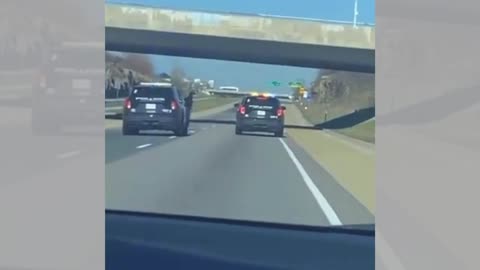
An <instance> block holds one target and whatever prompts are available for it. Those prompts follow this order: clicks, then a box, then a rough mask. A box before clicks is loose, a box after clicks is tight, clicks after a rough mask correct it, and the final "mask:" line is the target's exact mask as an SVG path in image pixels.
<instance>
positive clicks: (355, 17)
mask: <svg viewBox="0 0 480 270" xmlns="http://www.w3.org/2000/svg"><path fill="white" fill-rule="evenodd" d="M357 16H358V0H355V6H354V8H353V27H354V28H357Z"/></svg>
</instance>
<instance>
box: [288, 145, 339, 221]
mask: <svg viewBox="0 0 480 270" xmlns="http://www.w3.org/2000/svg"><path fill="white" fill-rule="evenodd" d="M279 140H280V143H281V144H282V145H283V148H285V151H287V154H288V156H289V157H290V159H291V160H292V162H293V164H295V166H296V167H297V170H298V172H299V173H300V175H301V176H302V179H303V181H304V182H305V184H306V185H307V187H308V189H309V190H310V192H311V193H312V195H313V197H314V198H315V200H316V201H317V204H318V205H319V206H320V208H321V209H322V211H323V213H324V214H325V216H326V217H327V219H328V222H329V223H330V224H331V225H342V222H341V221H340V219H339V218H338V216H337V213H335V210H333V208H332V206H331V205H330V203H328V201H327V199H326V198H325V196H323V194H322V193H321V192H320V190H319V189H318V188H317V186H316V185H315V184H314V183H313V181H312V178H310V176H309V175H308V173H307V171H305V168H303V166H302V164H301V163H300V161H299V160H298V159H297V157H296V156H295V154H294V153H293V151H292V150H291V149H290V147H289V146H288V145H287V143H285V142H284V141H283V139H282V138H279Z"/></svg>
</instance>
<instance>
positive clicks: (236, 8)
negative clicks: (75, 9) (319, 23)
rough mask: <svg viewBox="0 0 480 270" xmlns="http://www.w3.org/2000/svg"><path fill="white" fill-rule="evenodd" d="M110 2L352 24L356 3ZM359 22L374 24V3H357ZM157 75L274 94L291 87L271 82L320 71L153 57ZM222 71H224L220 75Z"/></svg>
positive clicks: (330, 0)
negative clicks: (181, 74) (182, 73)
mask: <svg viewBox="0 0 480 270" xmlns="http://www.w3.org/2000/svg"><path fill="white" fill-rule="evenodd" d="M106 2H110V3H130V4H142V5H148V6H156V7H164V8H178V9H194V10H205V11H216V12H240V13H252V14H258V13H261V14H271V15H280V16H291V17H302V18H313V19H323V20H338V21H352V20H353V7H354V0H295V1H288V0H203V1H200V0H108V1H106ZM358 11H359V15H358V17H357V21H358V22H365V23H375V1H374V0H358ZM152 60H153V62H154V65H155V68H156V69H157V71H158V72H163V71H167V72H168V71H170V70H171V69H172V67H173V66H174V65H180V66H182V67H183V68H184V69H185V70H186V72H187V73H188V74H189V75H190V76H192V77H199V78H202V79H210V78H212V79H215V80H216V82H217V85H219V84H220V85H236V86H239V87H240V88H262V89H265V90H269V91H274V92H286V91H289V90H288V88H272V87H271V86H270V85H269V82H271V81H272V80H280V81H287V80H295V79H296V78H303V79H305V80H307V81H309V80H312V79H313V78H314V76H315V74H316V73H317V70H314V69H306V68H296V67H284V66H272V65H261V64H251V63H239V62H228V61H217V60H207V59H192V58H183V57H182V58H181V57H167V56H152ZM219 71H221V72H219Z"/></svg>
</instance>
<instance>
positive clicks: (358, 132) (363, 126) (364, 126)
mask: <svg viewBox="0 0 480 270" xmlns="http://www.w3.org/2000/svg"><path fill="white" fill-rule="evenodd" d="M336 131H337V132H338V133H341V134H343V135H346V136H349V137H352V138H355V139H359V140H362V141H366V142H369V143H375V120H372V121H368V122H363V123H360V124H358V125H356V126H353V127H351V128H346V129H340V130H336Z"/></svg>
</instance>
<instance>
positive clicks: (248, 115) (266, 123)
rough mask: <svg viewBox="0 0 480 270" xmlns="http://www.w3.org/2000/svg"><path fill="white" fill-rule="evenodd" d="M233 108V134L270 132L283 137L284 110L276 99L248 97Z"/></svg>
mask: <svg viewBox="0 0 480 270" xmlns="http://www.w3.org/2000/svg"><path fill="white" fill-rule="evenodd" d="M235 107H236V108H237V112H236V127H235V134H242V132H244V131H252V132H272V133H274V134H275V136H277V137H283V130H284V123H285V110H286V108H285V106H282V105H281V102H280V100H279V99H278V98H276V97H271V96H263V95H259V96H248V97H245V98H243V100H242V102H240V103H237V104H235Z"/></svg>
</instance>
